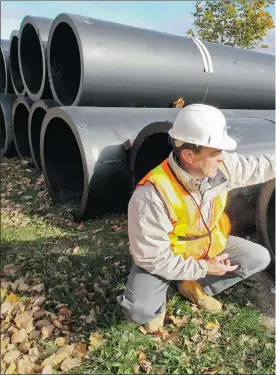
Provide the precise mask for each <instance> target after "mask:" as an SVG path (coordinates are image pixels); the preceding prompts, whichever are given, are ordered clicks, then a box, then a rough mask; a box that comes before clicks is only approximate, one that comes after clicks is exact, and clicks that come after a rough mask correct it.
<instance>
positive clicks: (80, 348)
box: [72, 342, 87, 359]
mask: <svg viewBox="0 0 276 375" xmlns="http://www.w3.org/2000/svg"><path fill="white" fill-rule="evenodd" d="M86 349H87V345H86V344H85V343H82V342H77V343H76V344H75V347H74V351H73V353H72V356H73V357H75V358H78V359H82V358H83V357H84V356H85V354H86Z"/></svg>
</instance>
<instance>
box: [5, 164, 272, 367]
mask: <svg viewBox="0 0 276 375" xmlns="http://www.w3.org/2000/svg"><path fill="white" fill-rule="evenodd" d="M1 177H2V181H1V189H2V190H1V197H2V213H1V221H2V223H1V226H2V228H1V247H2V256H1V269H2V268H3V267H4V266H5V265H6V264H9V263H15V264H16V265H19V266H20V272H19V275H18V276H27V277H29V278H31V279H35V280H37V282H43V283H44V284H45V289H46V294H47V302H46V307H45V308H46V309H47V310H49V311H55V306H56V304H57V303H58V302H60V303H65V304H67V306H68V308H69V309H70V310H71V311H72V322H73V323H72V331H73V332H74V336H72V338H71V340H72V342H76V341H83V342H87V343H88V339H89V336H90V334H91V332H94V331H95V330H97V331H99V332H100V333H101V334H102V336H103V337H104V338H105V340H106V341H105V343H104V344H103V345H102V346H100V347H98V348H97V349H95V350H93V351H90V352H89V357H88V358H87V359H84V360H83V361H82V365H81V367H79V368H77V369H74V370H71V371H70V372H69V373H90V374H92V373H93V374H95V373H104V374H130V373H133V372H134V369H135V371H136V373H145V371H147V370H146V368H145V367H144V369H143V365H141V366H140V367H139V368H138V367H137V365H138V364H139V358H138V354H139V353H144V355H145V360H146V361H147V362H148V363H149V366H150V367H149V370H148V372H150V373H157V374H165V373H168V374H208V373H209V374H211V373H217V374H226V373H227V374H239V373H240V374H243V373H247V374H261V373H262V374H263V373H264V374H274V358H275V353H274V346H275V339H274V334H272V333H271V332H269V331H266V330H264V329H263V328H262V326H261V325H260V323H259V318H260V311H259V310H258V309H257V308H256V307H254V308H252V307H249V306H248V302H251V303H254V301H255V295H254V292H255V289H254V284H253V285H252V283H250V282H248V281H245V282H243V283H240V284H239V285H237V286H235V287H233V288H231V289H230V290H228V291H227V292H226V293H222V294H221V295H220V296H219V299H220V300H221V301H222V302H223V303H224V308H223V311H222V312H220V313H218V314H215V315H210V314H208V313H206V312H202V311H198V310H195V309H193V308H192V307H191V305H190V303H189V302H188V301H186V300H184V299H183V298H182V297H181V296H180V295H179V294H178V293H177V291H176V290H174V289H173V288H172V287H170V288H169V299H168V312H169V313H170V314H173V315H186V316H187V317H188V323H187V324H186V325H184V326H182V327H178V326H175V325H173V324H169V325H167V326H166V327H165V328H166V330H167V331H168V332H169V334H170V340H167V341H166V340H161V339H157V338H155V337H154V336H152V335H144V334H143V333H142V332H140V331H139V329H138V327H137V326H136V325H135V324H132V323H129V322H127V321H126V320H125V318H124V316H123V315H122V313H121V311H120V309H119V307H118V305H117V303H116V297H117V296H118V295H119V294H120V293H121V292H122V291H123V290H124V285H125V283H126V280H127V275H128V273H129V269H130V264H131V260H130V255H129V250H128V236H127V221H126V219H127V218H126V216H125V215H108V216H105V217H102V218H99V219H97V220H90V221H88V222H85V223H84V226H83V228H81V229H80V228H78V224H76V223H74V222H73V221H72V212H71V209H70V207H54V206H53V205H52V204H51V201H50V200H49V198H48V196H47V194H44V193H43V189H44V185H43V181H42V180H41V177H39V176H36V175H35V174H34V173H33V172H32V171H29V170H28V167H27V166H25V165H22V163H21V162H20V161H18V160H15V159H9V160H8V159H4V160H3V164H2V166H1ZM21 192H22V193H21ZM19 193H21V194H19ZM38 193H39V196H38V198H36V197H37V194H38ZM26 197H30V198H27V199H26ZM115 225H117V229H118V227H120V228H121V229H120V230H116V228H115V227H114V226H115ZM103 284H104V288H102V290H101V291H99V289H98V288H97V286H98V287H99V285H100V286H101V285H103ZM80 290H85V292H84V293H85V294H84V295H83V294H81V295H79V292H80ZM92 307H94V308H95V309H97V311H98V315H97V317H98V321H97V323H91V324H87V325H85V326H82V324H81V320H80V316H81V315H87V314H88V313H89V311H90V309H91V308H92ZM214 319H216V320H217V321H218V322H219V324H220V329H219V330H218V331H217V332H216V333H214V332H210V331H208V330H206V329H205V328H204V327H205V326H204V325H205V323H207V322H210V321H214ZM88 344H89V343H88ZM40 345H42V346H44V351H42V352H41V356H42V357H43V358H46V356H47V355H49V354H51V353H52V351H53V348H52V347H51V346H49V344H48V343H47V341H46V342H44V343H43V342H40ZM134 366H136V367H134Z"/></svg>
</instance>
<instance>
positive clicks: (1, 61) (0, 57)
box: [0, 48, 7, 94]
mask: <svg viewBox="0 0 276 375" xmlns="http://www.w3.org/2000/svg"><path fill="white" fill-rule="evenodd" d="M0 51H1V52H0V93H1V94H4V93H5V92H6V89H7V68H6V61H5V56H4V52H3V50H2V48H1V49H0Z"/></svg>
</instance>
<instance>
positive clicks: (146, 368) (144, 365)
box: [140, 361, 152, 374]
mask: <svg viewBox="0 0 276 375" xmlns="http://www.w3.org/2000/svg"><path fill="white" fill-rule="evenodd" d="M140 367H141V368H142V369H143V370H144V371H145V373H146V374H149V373H150V372H151V370H152V365H151V363H150V362H149V361H141V362H140Z"/></svg>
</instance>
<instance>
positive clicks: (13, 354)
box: [3, 350, 21, 364]
mask: <svg viewBox="0 0 276 375" xmlns="http://www.w3.org/2000/svg"><path fill="white" fill-rule="evenodd" d="M20 354H21V353H20V351H19V350H10V351H9V352H7V353H6V354H5V355H4V358H3V360H4V361H5V362H6V363H7V364H10V363H13V362H15V360H16V359H17V358H18V357H19V356H20Z"/></svg>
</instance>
